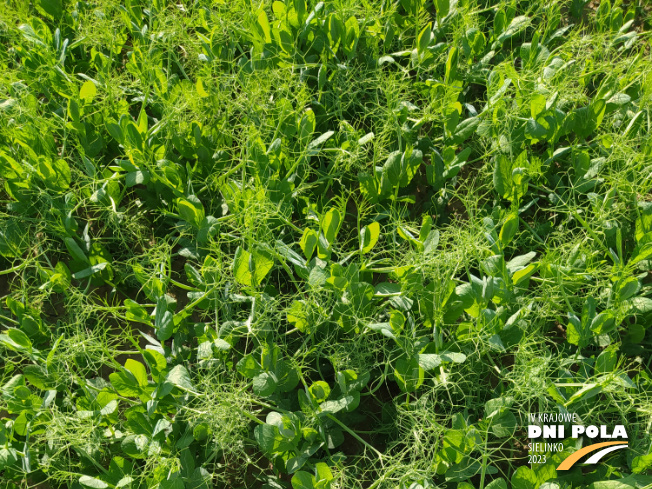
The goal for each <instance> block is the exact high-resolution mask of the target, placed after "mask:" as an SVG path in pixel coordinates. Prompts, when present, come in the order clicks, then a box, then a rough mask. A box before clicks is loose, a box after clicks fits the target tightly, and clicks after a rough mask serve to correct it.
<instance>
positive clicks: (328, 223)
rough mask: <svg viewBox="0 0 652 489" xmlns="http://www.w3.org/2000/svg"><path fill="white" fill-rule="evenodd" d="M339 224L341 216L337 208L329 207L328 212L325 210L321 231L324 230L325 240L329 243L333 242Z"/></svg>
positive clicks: (340, 223)
mask: <svg viewBox="0 0 652 489" xmlns="http://www.w3.org/2000/svg"><path fill="white" fill-rule="evenodd" d="M341 225H342V216H341V214H340V211H339V210H337V209H330V210H329V211H328V212H326V214H325V215H324V218H323V219H322V231H323V232H324V236H325V237H326V241H328V243H329V244H333V243H334V242H335V237H336V236H337V233H338V231H339V230H340V226H341Z"/></svg>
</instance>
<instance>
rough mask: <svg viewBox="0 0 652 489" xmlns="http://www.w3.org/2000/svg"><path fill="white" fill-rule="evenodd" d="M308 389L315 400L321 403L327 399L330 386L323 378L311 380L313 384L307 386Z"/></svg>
mask: <svg viewBox="0 0 652 489" xmlns="http://www.w3.org/2000/svg"><path fill="white" fill-rule="evenodd" d="M308 391H309V392H310V396H311V397H312V399H313V400H314V401H315V402H317V403H322V402H324V401H325V400H326V399H328V396H329V395H330V393H331V388H330V386H329V385H328V384H327V383H326V382H324V381H323V380H318V381H316V382H313V384H312V385H311V386H310V387H309V388H308Z"/></svg>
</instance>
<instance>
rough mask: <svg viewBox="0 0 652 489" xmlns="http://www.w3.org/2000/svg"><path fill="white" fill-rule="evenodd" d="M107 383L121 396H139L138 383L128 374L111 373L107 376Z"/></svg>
mask: <svg viewBox="0 0 652 489" xmlns="http://www.w3.org/2000/svg"><path fill="white" fill-rule="evenodd" d="M109 381H110V382H111V385H112V386H113V388H114V389H115V390H116V391H117V393H118V394H120V395H121V396H125V397H138V395H139V394H140V388H139V386H138V381H137V380H136V378H135V377H134V376H133V375H132V374H131V373H130V372H123V371H119V372H113V373H112V374H109Z"/></svg>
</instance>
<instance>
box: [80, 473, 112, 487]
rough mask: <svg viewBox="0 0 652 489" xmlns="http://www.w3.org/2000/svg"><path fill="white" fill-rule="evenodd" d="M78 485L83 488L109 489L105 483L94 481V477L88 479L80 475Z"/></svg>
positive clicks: (86, 476) (98, 480)
mask: <svg viewBox="0 0 652 489" xmlns="http://www.w3.org/2000/svg"><path fill="white" fill-rule="evenodd" d="M79 483H80V484H81V485H82V486H84V487H93V488H96V489H105V488H106V487H109V485H108V484H107V483H106V482H104V481H101V480H100V479H96V478H95V477H90V476H88V475H82V476H81V477H80V478H79Z"/></svg>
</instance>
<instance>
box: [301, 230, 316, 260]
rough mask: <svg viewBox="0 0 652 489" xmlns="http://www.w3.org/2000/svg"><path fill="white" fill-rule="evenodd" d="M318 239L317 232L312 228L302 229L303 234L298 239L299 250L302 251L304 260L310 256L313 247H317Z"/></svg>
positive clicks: (313, 249) (313, 250)
mask: <svg viewBox="0 0 652 489" xmlns="http://www.w3.org/2000/svg"><path fill="white" fill-rule="evenodd" d="M318 241H319V233H318V232H317V231H315V230H314V229H310V228H306V229H304V230H303V236H301V241H299V246H300V247H301V251H303V254H304V256H305V257H306V260H310V258H312V255H313V253H314V252H315V249H316V248H317V242H318Z"/></svg>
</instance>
